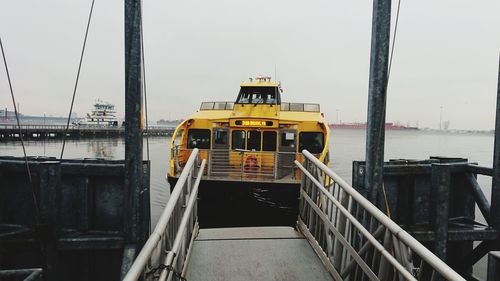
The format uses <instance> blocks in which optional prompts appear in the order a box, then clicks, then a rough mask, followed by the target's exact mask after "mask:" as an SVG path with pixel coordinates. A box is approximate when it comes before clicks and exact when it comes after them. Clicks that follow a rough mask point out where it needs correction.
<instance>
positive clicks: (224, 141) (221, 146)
mask: <svg viewBox="0 0 500 281" xmlns="http://www.w3.org/2000/svg"><path fill="white" fill-rule="evenodd" d="M212 131H213V138H212V140H213V141H212V150H211V151H210V159H209V161H210V163H209V169H210V174H211V175H214V176H221V175H224V174H225V173H227V172H228V170H229V129H227V128H214V129H213V130H212Z"/></svg>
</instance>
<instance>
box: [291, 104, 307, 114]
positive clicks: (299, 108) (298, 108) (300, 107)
mask: <svg viewBox="0 0 500 281" xmlns="http://www.w3.org/2000/svg"><path fill="white" fill-rule="evenodd" d="M290 111H299V112H300V111H304V104H303V103H291V104H290Z"/></svg>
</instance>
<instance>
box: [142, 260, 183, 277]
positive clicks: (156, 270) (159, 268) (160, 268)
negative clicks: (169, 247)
mask: <svg viewBox="0 0 500 281" xmlns="http://www.w3.org/2000/svg"><path fill="white" fill-rule="evenodd" d="M163 270H166V271H168V272H172V274H173V275H174V276H175V277H177V279H178V280H180V281H187V279H186V277H184V276H182V273H181V272H179V271H176V270H175V268H174V267H173V266H171V265H165V264H160V265H158V266H157V267H156V268H153V269H151V270H150V271H148V272H146V276H150V275H152V274H153V275H154V274H157V273H161V272H162V271H163Z"/></svg>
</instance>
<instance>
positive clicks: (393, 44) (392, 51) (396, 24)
mask: <svg viewBox="0 0 500 281" xmlns="http://www.w3.org/2000/svg"><path fill="white" fill-rule="evenodd" d="M400 7H401V0H398V9H397V12H396V22H395V23H394V32H393V35H392V46H391V55H390V59H389V68H388V70H387V83H386V88H385V89H386V91H387V85H389V76H390V75H391V67H392V58H393V57H394V46H395V45H396V34H397V33H398V23H399V9H400Z"/></svg>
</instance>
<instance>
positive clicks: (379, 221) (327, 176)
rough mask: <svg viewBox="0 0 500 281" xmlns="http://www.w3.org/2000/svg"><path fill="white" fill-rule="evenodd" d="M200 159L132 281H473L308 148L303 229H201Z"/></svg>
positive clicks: (185, 175)
mask: <svg viewBox="0 0 500 281" xmlns="http://www.w3.org/2000/svg"><path fill="white" fill-rule="evenodd" d="M198 153H199V151H198V150H197V149H194V150H193V152H192V153H191V156H190V157H189V160H188V161H187V163H186V165H185V166H184V169H183V172H182V174H181V175H180V177H179V179H178V181H177V183H176V185H175V188H174V189H173V191H172V194H171V196H170V199H169V201H168V202H167V205H166V206H165V209H164V211H163V213H162V215H161V216H160V219H159V220H158V223H157V225H156V227H155V229H154V231H153V233H152V234H151V236H150V237H149V239H148V241H147V242H146V243H145V245H144V247H143V248H142V250H141V252H140V253H139V255H138V256H137V258H136V259H135V261H134V263H133V264H132V265H131V266H130V268H126V267H125V268H122V272H123V274H124V276H123V277H124V278H123V279H124V280H127V281H133V280H160V281H165V280H167V281H168V280H186V279H187V280H189V281H193V280H195V281H196V280H307V281H309V280H336V281H344V280H347V281H358V280H363V281H364V280H371V281H403V280H410V281H434V280H435V281H441V280H453V281H455V280H456V281H465V279H464V278H462V277H461V276H460V275H459V274H457V273H456V272H455V271H453V270H452V269H451V268H450V267H449V266H448V265H447V264H445V263H444V262H443V261H442V260H440V259H439V258H438V257H436V256H435V255H434V254H433V253H432V252H430V251H429V250H428V249H427V248H426V247H425V246H424V245H422V244H420V243H419V242H418V241H417V240H415V239H414V238H413V237H411V235H409V234H408V233H407V232H406V231H405V230H404V229H402V228H401V227H400V226H399V225H397V224H396V223H395V222H394V221H392V220H391V219H390V218H389V217H388V216H386V215H385V214H384V213H382V212H381V211H380V210H379V209H378V208H377V207H376V206H374V205H373V204H372V203H370V202H369V201H368V200H367V199H366V198H364V197H363V196H362V195H361V194H360V193H359V192H357V191H356V190H355V189H354V188H353V187H352V186H350V185H349V184H348V183H346V182H345V181H344V180H342V179H341V178H340V177H339V176H338V175H336V174H335V173H334V172H333V171H332V170H331V169H330V168H328V167H327V166H326V165H324V164H323V163H322V162H320V161H319V160H318V159H317V158H316V157H315V156H314V155H312V154H311V153H309V152H308V151H306V150H304V151H302V153H303V155H304V162H303V163H300V162H299V161H295V165H296V166H297V168H299V169H300V171H301V174H300V176H301V186H300V198H299V202H300V204H299V214H298V217H297V222H296V228H295V229H296V230H295V229H294V228H287V227H257V228H253V227H251V228H218V229H200V228H199V225H198V216H197V204H196V203H197V198H198V187H199V184H200V181H201V177H202V175H203V172H204V170H205V167H206V160H201V161H200V158H199V157H198Z"/></svg>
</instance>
